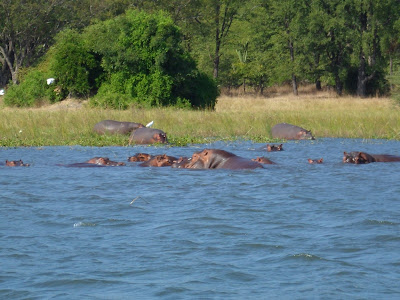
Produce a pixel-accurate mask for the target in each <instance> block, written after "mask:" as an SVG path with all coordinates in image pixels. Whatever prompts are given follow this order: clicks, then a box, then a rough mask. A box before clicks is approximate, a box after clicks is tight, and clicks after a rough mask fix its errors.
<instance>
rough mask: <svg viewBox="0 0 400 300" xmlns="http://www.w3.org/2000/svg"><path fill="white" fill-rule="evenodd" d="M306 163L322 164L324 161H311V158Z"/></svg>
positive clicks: (321, 159)
mask: <svg viewBox="0 0 400 300" xmlns="http://www.w3.org/2000/svg"><path fill="white" fill-rule="evenodd" d="M308 162H309V163H310V164H322V163H323V162H324V159H323V158H320V159H311V158H309V159H308Z"/></svg>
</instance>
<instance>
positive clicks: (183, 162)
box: [171, 157, 191, 169]
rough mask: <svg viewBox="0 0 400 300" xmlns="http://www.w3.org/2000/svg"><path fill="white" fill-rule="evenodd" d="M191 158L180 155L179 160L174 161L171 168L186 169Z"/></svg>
mask: <svg viewBox="0 0 400 300" xmlns="http://www.w3.org/2000/svg"><path fill="white" fill-rule="evenodd" d="M190 160H191V159H190V158H188V157H179V159H178V160H176V161H174V163H173V164H172V166H171V168H178V169H184V168H186V166H187V165H188V164H189V163H190Z"/></svg>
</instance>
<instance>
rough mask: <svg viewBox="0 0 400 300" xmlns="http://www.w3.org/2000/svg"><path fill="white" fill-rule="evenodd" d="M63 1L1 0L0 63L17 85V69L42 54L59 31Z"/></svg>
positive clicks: (30, 62)
mask: <svg viewBox="0 0 400 300" xmlns="http://www.w3.org/2000/svg"><path fill="white" fill-rule="evenodd" d="M64 2H65V1H64V0H38V1H22V0H3V1H1V2H0V32H1V35H0V62H1V63H2V64H5V65H7V68H6V69H5V70H3V72H6V71H8V72H10V77H11V79H12V82H13V83H14V84H16V83H18V72H19V70H20V68H21V67H23V66H30V65H31V64H33V63H34V62H35V61H36V60H37V59H38V58H39V57H41V56H42V55H43V54H44V53H45V51H46V50H47V49H48V47H49V45H50V44H51V41H52V37H53V36H54V34H55V33H56V32H58V31H59V30H60V28H61V27H62V24H63V22H64V18H60V19H58V17H59V16H62V15H63V11H62V4H63V3H64Z"/></svg>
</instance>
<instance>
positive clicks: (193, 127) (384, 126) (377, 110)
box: [0, 92, 400, 146]
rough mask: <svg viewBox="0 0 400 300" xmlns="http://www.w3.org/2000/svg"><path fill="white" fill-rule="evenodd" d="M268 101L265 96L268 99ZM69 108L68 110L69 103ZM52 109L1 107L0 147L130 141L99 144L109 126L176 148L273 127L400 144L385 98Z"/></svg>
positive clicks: (399, 124)
mask: <svg viewBox="0 0 400 300" xmlns="http://www.w3.org/2000/svg"><path fill="white" fill-rule="evenodd" d="M267 95H268V94H267ZM68 101H70V102H71V103H72V104H73V103H74V102H73V101H71V100H68ZM68 101H66V102H64V105H61V104H59V105H53V106H48V107H42V108H32V109H18V108H6V107H3V106H0V146H43V145H88V146H109V145H120V146H127V145H128V137H127V136H120V135H111V136H107V135H106V136H100V135H97V134H95V133H93V131H92V128H93V126H94V124H96V123H97V122H99V121H101V120H105V119H112V120H119V121H132V122H140V123H143V124H147V123H148V122H150V121H152V120H154V125H153V127H154V128H159V129H162V130H164V131H165V132H166V133H167V134H168V137H169V139H170V141H171V142H172V144H175V145H185V144H188V143H204V142H207V141H209V140H213V139H221V140H235V139H246V140H254V141H258V142H267V141H272V140H271V135H270V132H271V127H272V126H273V125H275V124H277V123H281V122H287V123H291V124H296V125H298V126H301V127H304V128H306V129H310V130H312V132H313V134H314V135H315V136H316V137H317V138H318V137H344V138H366V139H368V138H383V139H396V140H400V108H399V107H398V106H397V105H395V104H394V103H393V102H392V101H391V100H390V99H389V98H367V99H359V98H354V97H336V96H335V95H334V94H331V93H329V92H320V93H303V94H300V96H298V97H295V96H292V95H288V94H287V93H283V92H282V93H278V92H276V93H274V94H269V95H268V96H267V97H264V98H261V97H250V96H235V97H228V96H221V97H220V98H219V99H218V102H217V105H216V109H215V111H200V110H181V109H174V108H153V109H138V108H133V109H130V110H126V111H118V110H104V109H93V108H89V107H87V106H85V105H83V106H82V107H80V108H78V109H77V108H75V107H73V106H72V107H68V106H67V105H65V103H68Z"/></svg>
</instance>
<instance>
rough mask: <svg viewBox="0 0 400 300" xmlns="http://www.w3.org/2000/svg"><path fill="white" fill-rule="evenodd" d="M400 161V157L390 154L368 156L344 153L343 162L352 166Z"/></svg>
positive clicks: (360, 153) (362, 153)
mask: <svg viewBox="0 0 400 300" xmlns="http://www.w3.org/2000/svg"><path fill="white" fill-rule="evenodd" d="M394 161H400V156H394V155H388V154H368V153H365V152H358V151H353V152H349V153H348V152H343V162H344V163H350V164H368V163H372V162H394Z"/></svg>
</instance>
